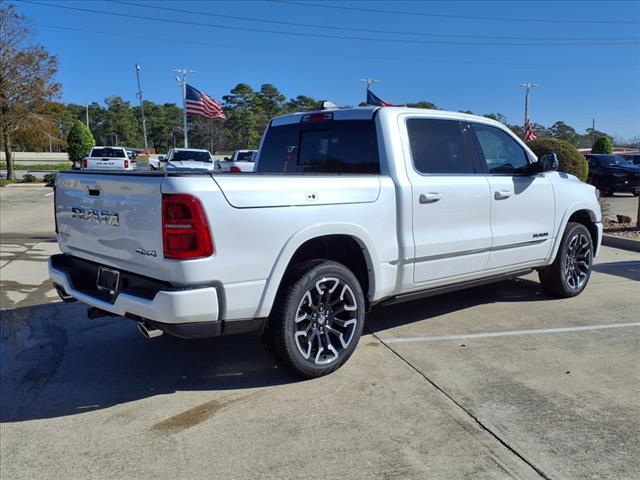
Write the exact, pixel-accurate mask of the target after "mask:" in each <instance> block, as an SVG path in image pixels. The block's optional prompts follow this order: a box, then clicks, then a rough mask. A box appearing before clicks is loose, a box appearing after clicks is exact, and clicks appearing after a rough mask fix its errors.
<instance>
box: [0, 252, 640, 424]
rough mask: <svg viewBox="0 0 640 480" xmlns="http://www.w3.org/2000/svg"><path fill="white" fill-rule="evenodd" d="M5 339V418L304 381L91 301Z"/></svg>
mask: <svg viewBox="0 0 640 480" xmlns="http://www.w3.org/2000/svg"><path fill="white" fill-rule="evenodd" d="M628 263H636V264H637V263H638V262H628ZM636 266H637V265H636ZM601 267H602V268H607V267H606V264H605V265H601ZM616 274H619V273H616ZM549 299H550V297H548V296H546V295H544V294H543V293H541V290H540V285H539V284H538V282H535V281H531V280H528V279H523V278H520V279H515V280H508V281H503V282H500V283H496V284H493V285H487V286H483V287H478V288H474V289H470V290H465V291H463V292H455V293H450V294H446V295H440V296H437V297H432V298H428V299H423V300H417V301H413V302H410V303H404V304H398V305H394V306H389V307H375V308H374V309H373V310H372V312H371V313H370V314H369V315H368V317H367V324H366V326H365V333H366V332H367V331H368V332H372V333H375V332H377V331H381V330H386V329H389V328H394V327H397V326H400V325H405V324H408V323H412V322H416V321H420V320H422V321H424V320H427V321H428V320H429V319H432V318H436V317H438V316H440V315H444V314H447V313H451V312H455V311H458V310H463V309H469V308H472V307H474V306H476V305H482V304H487V303H496V302H532V301H537V300H549ZM0 343H1V344H0V382H1V386H2V388H1V389H0V422H20V421H26V420H32V419H45V418H55V417H61V416H67V415H75V414H80V413H86V412H88V411H92V410H97V409H102V408H108V407H111V406H114V405H118V404H123V403H127V402H132V401H136V400H140V399H144V398H148V397H152V396H155V395H162V394H167V393H173V392H176V391H222V390H231V389H250V388H259V387H268V386H274V385H284V384H288V383H292V382H297V381H299V380H298V378H297V377H295V376H293V375H292V374H290V373H289V372H287V371H284V370H282V369H281V368H278V367H277V365H276V363H275V361H274V359H273V358H272V357H271V355H270V354H269V353H268V352H267V351H266V350H265V349H264V347H263V344H262V341H261V339H260V337H258V336H249V335H245V336H229V337H221V338H213V339H203V340H181V339H177V338H174V337H170V336H168V335H163V336H161V337H159V338H157V339H154V340H146V339H144V338H143V337H142V336H141V335H140V334H139V333H138V331H137V327H136V324H135V322H133V321H131V320H128V319H124V318H117V317H105V318H100V319H97V320H88V319H87V318H86V306H85V305H83V304H80V303H73V304H64V303H61V302H54V303H49V304H43V305H36V306H30V307H21V308H15V309H12V310H4V311H2V312H0Z"/></svg>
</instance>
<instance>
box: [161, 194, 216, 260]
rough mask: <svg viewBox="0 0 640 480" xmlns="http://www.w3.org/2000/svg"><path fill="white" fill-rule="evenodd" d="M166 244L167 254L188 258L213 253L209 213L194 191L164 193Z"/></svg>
mask: <svg viewBox="0 0 640 480" xmlns="http://www.w3.org/2000/svg"><path fill="white" fill-rule="evenodd" d="M162 246H163V249H164V257H165V258H175V259H180V260H186V259H193V258H203V257H209V256H211V255H212V254H213V252H214V249H213V242H212V241H211V233H210V232H209V223H208V222H207V217H206V216H205V213H204V209H203V208H202V204H201V203H200V200H198V199H197V198H196V197H194V196H193V195H188V194H183V193H171V194H163V195H162Z"/></svg>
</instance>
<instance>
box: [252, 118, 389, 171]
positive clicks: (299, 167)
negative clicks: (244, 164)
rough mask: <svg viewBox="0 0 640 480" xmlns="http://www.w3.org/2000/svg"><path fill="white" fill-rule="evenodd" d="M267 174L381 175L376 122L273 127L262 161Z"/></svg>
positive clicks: (263, 145)
mask: <svg viewBox="0 0 640 480" xmlns="http://www.w3.org/2000/svg"><path fill="white" fill-rule="evenodd" d="M256 171H258V172H265V173H305V172H308V173H372V174H378V173H380V161H379V157H378V141H377V136H376V127H375V123H374V122H373V120H328V121H320V122H309V123H303V122H302V123H294V124H287V125H279V126H272V127H269V129H268V130H267V134H266V136H265V139H264V142H263V144H262V150H261V152H260V157H259V158H258V167H257V169H256Z"/></svg>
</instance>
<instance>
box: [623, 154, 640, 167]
mask: <svg viewBox="0 0 640 480" xmlns="http://www.w3.org/2000/svg"><path fill="white" fill-rule="evenodd" d="M622 158H624V159H625V160H626V161H627V162H629V163H633V164H634V165H640V153H631V154H625V155H622Z"/></svg>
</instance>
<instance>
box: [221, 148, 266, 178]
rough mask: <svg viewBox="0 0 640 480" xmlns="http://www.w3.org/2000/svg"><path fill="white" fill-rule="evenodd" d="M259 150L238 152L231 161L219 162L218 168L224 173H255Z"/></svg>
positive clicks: (234, 153)
mask: <svg viewBox="0 0 640 480" xmlns="http://www.w3.org/2000/svg"><path fill="white" fill-rule="evenodd" d="M257 153H258V151H257V150H236V151H235V152H233V156H232V157H231V158H230V159H229V160H218V161H217V162H216V167H217V169H218V170H220V171H222V172H232V173H240V172H253V171H254V169H255V166H256V163H255V157H256V154H257Z"/></svg>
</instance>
